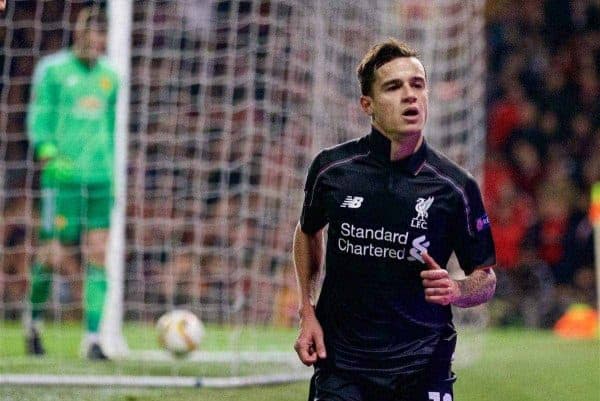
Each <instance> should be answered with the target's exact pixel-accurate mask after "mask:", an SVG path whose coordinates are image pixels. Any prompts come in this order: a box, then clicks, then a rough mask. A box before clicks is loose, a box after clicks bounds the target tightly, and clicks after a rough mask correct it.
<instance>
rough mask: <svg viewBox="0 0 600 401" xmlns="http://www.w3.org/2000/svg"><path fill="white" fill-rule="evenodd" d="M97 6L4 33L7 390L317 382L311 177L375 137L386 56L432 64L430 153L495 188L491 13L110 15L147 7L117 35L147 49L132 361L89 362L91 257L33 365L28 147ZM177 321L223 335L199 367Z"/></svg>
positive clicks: (138, 159)
mask: <svg viewBox="0 0 600 401" xmlns="http://www.w3.org/2000/svg"><path fill="white" fill-rule="evenodd" d="M89 3H90V2H88V1H83V0H66V1H54V0H52V1H50V0H45V1H38V2H31V1H24V0H23V1H21V0H15V1H10V2H9V5H8V7H7V10H6V11H5V12H4V15H3V16H2V18H1V19H0V36H2V37H3V39H4V47H3V48H2V49H1V50H0V52H1V53H0V60H2V63H1V65H2V77H1V86H0V90H1V92H0V94H1V96H0V125H1V130H2V132H3V133H6V134H5V135H4V134H3V135H2V136H1V137H0V155H1V160H2V161H1V163H0V180H1V181H2V182H3V183H4V185H3V186H2V187H0V210H1V211H2V215H1V216H2V217H1V218H2V225H1V226H0V233H1V237H2V241H1V242H0V267H1V270H0V296H1V297H2V299H1V302H0V383H30V382H37V383H40V382H44V381H45V380H46V381H51V382H52V383H59V382H65V383H67V384H68V383H70V384H76V383H80V382H83V383H87V384H96V383H112V384H119V385H126V384H135V385H191V386H198V385H213V386H226V385H245V384H252V383H266V382H277V381H284V380H291V379H294V378H304V377H306V375H307V374H310V369H306V368H302V367H301V366H300V363H299V362H298V361H297V358H296V357H295V355H294V354H293V351H292V344H293V341H294V339H295V335H296V330H295V327H296V325H297V320H296V315H297V312H296V308H297V303H296V302H297V300H296V292H295V279H294V274H293V268H292V261H291V241H292V233H293V228H294V226H295V224H296V222H297V220H298V217H299V212H300V206H301V202H302V196H303V193H302V188H303V185H304V180H305V174H306V171H307V167H308V164H309V163H310V161H311V159H312V157H313V156H314V155H315V154H316V152H317V151H318V150H319V149H321V148H322V147H324V146H329V145H333V144H335V143H339V142H341V141H344V140H348V139H351V138H355V137H358V136H361V135H364V134H365V133H367V132H368V130H369V121H368V119H367V118H366V116H365V115H364V114H363V113H362V112H361V110H360V108H359V103H358V97H359V90H358V82H357V79H356V76H355V68H356V66H357V64H358V62H359V60H360V58H361V56H362V55H363V54H364V53H365V51H366V50H367V49H368V48H369V47H370V46H371V45H372V44H373V43H374V42H375V41H377V40H381V39H383V38H386V37H388V36H394V37H398V38H400V39H403V40H406V41H408V42H409V43H410V44H411V45H412V46H413V47H414V48H416V49H418V50H420V53H421V56H422V60H423V61H424V64H425V68H426V70H427V74H428V79H429V85H430V113H429V120H428V124H427V129H426V137H427V139H428V141H429V142H430V143H431V144H432V145H433V146H435V147H438V148H441V149H442V150H443V151H444V152H445V153H447V154H448V155H449V156H450V157H452V158H453V159H455V160H457V161H458V162H459V163H461V164H462V165H464V166H465V167H467V168H468V169H469V170H470V171H472V172H473V173H474V174H475V175H476V176H477V175H479V174H480V172H481V171H480V168H481V165H482V160H483V156H484V135H485V120H484V109H483V108H484V73H485V68H484V64H485V58H484V33H483V25H484V19H483V6H484V1H483V0H469V1H458V0H442V1H435V2H434V1H433V0H425V1H424V0H405V1H401V2H397V1H390V0H385V1H384V0H374V1H350V0H309V1H298V0H292V1H290V0H287V1H284V0H270V1H268V0H243V1H242V0H168V1H167V0H144V1H141V0H135V1H132V2H131V3H129V2H125V1H120V0H117V1H113V2H112V3H110V2H109V5H108V6H109V8H110V7H113V8H112V10H113V11H114V12H111V13H109V16H110V17H111V18H114V16H115V12H116V13H119V8H120V7H122V6H123V5H124V4H125V3H127V4H131V6H132V12H131V16H130V18H129V19H128V21H127V23H128V24H129V23H130V27H127V25H128V24H125V27H126V28H125V29H124V28H123V25H122V24H121V23H120V22H119V23H118V24H115V23H114V21H113V24H112V25H111V23H110V21H109V25H110V29H111V30H113V34H112V35H109V36H110V38H111V40H113V41H117V43H112V44H109V47H111V46H113V48H115V46H116V48H118V45H119V44H121V45H122V44H123V42H121V41H125V42H124V43H125V44H127V43H128V42H129V41H130V46H129V45H128V48H127V50H128V52H129V53H130V54H129V55H126V60H124V61H123V60H121V59H119V58H118V57H120V56H122V55H123V54H126V53H123V52H121V53H120V56H119V55H118V54H116V55H114V59H112V60H111V61H113V62H117V63H120V65H121V66H123V65H127V64H129V65H130V66H131V68H130V69H129V72H127V69H125V72H126V75H125V76H123V77H122V80H123V82H124V88H123V91H122V93H124V94H125V95H126V96H125V97H124V98H125V99H126V102H125V104H124V105H123V108H122V109H121V114H120V115H119V121H120V127H121V128H120V129H118V130H117V136H118V138H120V139H121V140H123V142H122V144H123V146H121V148H119V149H117V156H116V157H117V158H121V161H122V162H121V163H117V166H120V167H121V169H120V171H119V172H118V174H120V179H118V180H117V188H116V194H117V199H116V212H115V213H114V219H113V230H114V227H115V226H116V227H120V228H121V229H116V230H114V234H115V235H114V236H113V238H112V241H111V244H110V246H109V252H108V254H109V258H108V260H109V267H108V268H109V270H110V272H111V274H110V277H111V278H112V282H110V284H109V286H110V290H109V291H110V294H111V295H110V299H109V300H108V301H107V304H106V305H107V307H106V309H105V313H104V321H103V327H104V329H103V339H102V340H103V343H104V344H105V346H106V348H107V349H109V350H111V351H112V353H113V358H114V361H111V363H110V364H108V365H102V366H99V365H98V364H93V363H89V362H87V361H85V360H84V359H81V358H80V357H79V356H78V350H79V342H80V339H81V336H82V329H81V325H80V323H79V322H80V319H81V314H82V310H81V283H82V277H83V274H82V273H81V271H82V270H81V268H77V266H81V265H82V264H83V263H84V262H85V261H84V260H83V256H82V253H81V252H77V251H76V252H75V253H74V257H73V258H72V259H73V260H71V261H70V262H69V263H71V265H70V266H75V268H71V269H65V271H64V272H63V274H58V273H57V274H55V275H54V281H53V291H52V296H51V297H50V300H49V301H48V304H47V305H46V306H47V307H46V323H45V327H44V328H43V329H42V336H43V340H44V342H45V344H46V348H47V354H46V355H45V356H44V357H43V358H37V359H33V358H31V357H28V356H26V355H25V353H24V345H23V342H24V339H23V330H22V329H21V324H20V321H19V320H20V316H21V314H22V313H23V311H25V310H26V309H27V307H28V306H27V303H28V302H27V296H26V295H25V294H26V293H27V283H28V280H29V268H30V265H31V264H32V263H33V261H34V258H35V255H36V252H37V251H38V249H39V245H40V243H39V241H38V239H37V237H36V233H37V231H38V229H39V226H40V218H39V212H38V211H37V205H38V204H39V199H40V195H41V194H40V188H39V184H38V180H39V178H38V177H39V166H38V165H37V164H36V163H34V158H33V149H32V147H30V146H29V145H28V142H27V137H26V133H25V131H26V128H25V118H26V110H27V103H28V101H29V90H30V85H31V79H32V71H33V70H32V68H33V66H34V65H35V63H36V62H37V61H38V60H39V59H40V57H42V56H45V55H48V54H51V53H53V52H55V51H58V50H60V49H63V48H66V47H68V46H70V44H71V41H72V38H71V37H72V32H73V29H74V21H75V16H76V14H77V12H78V11H79V10H80V9H81V8H82V7H83V6H85V5H87V4H89ZM115 10H117V11H115ZM120 17H121V18H122V17H123V15H121V16H120ZM115 25H117V26H115ZM114 29H122V30H123V29H124V31H123V32H122V33H121V34H119V35H115V34H114ZM123 63H124V64H123ZM127 95H128V96H127ZM125 138H126V140H125ZM118 141H119V139H117V142H118ZM173 309H187V310H190V311H192V312H194V313H195V314H196V315H197V316H198V317H199V318H200V319H201V320H202V321H203V322H204V324H205V325H206V327H207V334H206V337H205V340H204V342H203V343H202V345H201V349H200V350H199V351H197V352H195V353H193V354H191V355H189V356H188V357H187V358H185V359H175V358H172V357H170V355H169V354H168V353H167V352H166V351H163V350H161V349H160V347H159V345H158V342H157V340H156V337H157V335H156V332H155V329H154V324H155V322H156V320H157V319H158V317H159V316H161V315H162V314H163V313H165V312H167V311H170V310H173ZM471 315H473V316H474V317H473V316H471ZM471 315H469V316H466V317H465V318H464V319H461V317H460V316H458V317H459V320H464V321H466V322H469V324H470V325H472V326H474V327H476V328H477V329H478V330H479V329H481V328H482V327H483V325H484V323H485V319H484V317H485V313H484V311H483V310H479V311H477V312H475V313H473V312H471ZM476 348H477V347H469V350H470V351H469V352H470V353H471V355H472V353H473V352H475V351H474V350H475V349H476ZM50 373H51V374H55V375H59V376H61V377H62V379H60V378H57V377H54V376H52V377H50V378H49V377H48V376H45V375H48V374H50ZM65 378H66V379H65ZM124 378H125V379H124Z"/></svg>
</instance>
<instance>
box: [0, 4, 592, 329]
mask: <svg viewBox="0 0 600 401" xmlns="http://www.w3.org/2000/svg"><path fill="white" fill-rule="evenodd" d="M63 3H64V2H60V1H45V2H43V10H42V11H41V9H40V6H39V5H38V6H37V7H36V2H27V1H23V2H20V3H19V4H21V5H22V7H19V8H18V9H16V10H14V11H13V12H12V14H11V17H12V24H14V26H16V27H17V28H11V29H8V24H7V21H6V20H5V21H4V22H3V23H2V24H1V25H0V37H2V38H4V43H5V47H6V46H9V47H10V49H11V54H10V56H9V55H8V53H7V52H2V53H1V54H0V66H2V68H3V70H2V76H3V80H2V82H1V85H2V86H1V87H0V92H1V93H2V99H1V102H2V107H4V109H3V110H2V113H0V123H1V125H0V126H1V127H2V130H3V133H2V135H5V138H4V139H3V140H1V141H0V154H1V155H2V157H3V162H4V163H5V166H6V168H5V170H4V177H3V178H4V179H5V184H4V185H5V186H4V188H5V189H4V190H0V195H1V196H2V201H0V208H2V209H3V210H4V213H3V219H4V220H3V223H2V227H1V228H0V238H1V239H2V243H3V246H2V252H0V265H1V266H0V295H1V296H2V297H3V300H2V302H0V305H2V307H1V308H4V309H3V316H5V317H10V316H15V317H16V316H17V315H18V313H16V312H15V313H14V314H12V313H13V312H11V311H17V312H18V310H20V308H21V307H22V300H23V294H24V293H25V291H26V288H27V286H26V284H27V270H28V266H29V263H30V261H31V255H30V252H29V251H30V250H31V249H34V248H35V239H34V237H35V229H34V228H35V226H36V224H37V222H36V219H37V217H36V214H35V213H34V210H35V208H34V207H33V205H34V201H35V198H36V196H37V195H36V192H35V188H36V183H35V177H36V176H35V175H32V174H30V173H31V171H33V170H34V168H35V167H34V165H33V157H32V155H31V149H30V148H29V147H28V143H27V140H26V137H25V134H24V121H25V112H26V105H27V103H28V100H29V84H30V80H31V74H32V72H33V66H34V65H35V62H36V61H37V59H38V57H39V56H40V55H45V54H48V53H50V52H53V51H56V50H59V49H61V48H63V47H66V46H67V45H68V43H69V32H68V30H65V29H64V27H61V25H60V21H62V20H64V19H65V15H67V16H68V15H75V14H76V12H77V10H78V9H79V8H80V7H81V6H83V5H84V4H85V1H73V2H71V3H70V4H71V6H70V8H69V9H66V8H65V7H64V4H63ZM168 3H169V2H164V4H162V3H161V4H162V6H164V10H165V11H164V13H162V14H161V17H160V18H158V17H154V19H152V18H151V19H149V20H146V19H144V18H146V17H145V13H149V12H150V11H147V10H146V9H145V8H144V9H143V10H142V9H141V8H140V10H139V11H137V12H136V15H135V16H134V18H136V19H137V22H138V25H137V26H138V27H139V29H138V30H137V31H136V30H135V28H134V35H133V42H134V44H135V45H136V49H137V50H136V51H137V53H136V52H134V53H133V54H132V61H133V66H132V68H133V71H134V74H133V75H132V97H131V104H132V113H131V127H130V128H131V131H132V133H133V136H132V137H131V138H130V149H129V151H130V159H131V160H133V161H134V162H133V163H131V165H130V171H129V176H130V184H129V185H130V193H132V194H133V195H132V197H131V199H130V200H129V204H128V216H129V217H130V219H135V221H136V222H137V223H136V224H135V225H131V224H130V225H128V241H129V242H128V245H129V247H128V249H129V250H130V253H129V255H128V257H127V258H128V259H127V260H128V268H129V269H130V272H128V277H129V279H128V280H129V281H128V283H127V296H128V301H129V302H130V303H131V305H132V307H131V309H132V310H133V311H143V310H144V308H147V307H148V305H156V306H157V308H158V309H156V310H149V311H148V313H149V314H150V315H152V314H155V313H159V312H160V310H161V309H160V308H164V304H165V302H167V303H168V302H170V303H171V304H173V303H175V304H177V303H195V304H198V305H199V304H202V303H204V304H205V305H213V307H214V310H210V309H206V307H205V309H203V313H204V316H209V318H214V319H218V320H222V319H225V318H226V315H227V312H224V311H227V310H235V308H238V307H240V306H239V305H238V303H240V304H243V303H248V299H247V298H248V297H249V296H250V297H252V305H255V308H254V309H253V310H251V311H249V313H248V317H249V318H251V319H253V321H267V320H269V319H274V320H275V321H277V322H278V323H281V324H293V322H294V321H295V319H296V304H295V302H296V301H295V290H294V285H295V284H294V277H293V271H292V269H291V266H290V265H289V255H288V253H289V244H290V241H291V233H289V235H287V233H281V232H278V230H281V229H282V227H287V221H288V220H289V221H291V220H293V219H296V218H297V213H296V212H297V210H298V205H297V204H295V203H294V202H295V201H297V198H286V197H282V196H281V194H280V191H279V192H278V188H279V190H280V189H281V188H282V186H283V187H284V188H290V190H292V189H293V190H296V191H299V189H300V188H301V187H302V181H303V174H304V171H302V174H299V173H298V171H300V170H302V169H300V168H297V169H292V168H291V167H289V165H290V162H289V160H287V161H286V158H288V157H290V150H289V149H294V150H297V151H292V154H293V156H292V157H293V158H294V160H293V162H292V163H291V164H294V165H295V166H305V165H306V164H307V162H308V158H309V157H310V154H309V153H310V151H311V148H310V140H309V138H308V137H307V132H309V129H310V123H302V122H301V121H305V119H303V115H304V114H308V111H307V110H305V109H304V108H303V107H305V108H306V107H308V108H310V106H306V105H307V104H309V101H310V99H309V98H308V97H309V94H308V91H306V90H305V89H303V86H301V85H294V82H293V81H294V80H298V81H300V80H308V79H307V78H306V76H307V74H311V73H312V72H311V71H310V68H309V67H306V68H305V67H302V65H303V63H302V61H303V60H297V59H295V58H292V57H288V56H289V53H290V47H291V46H293V45H294V43H296V42H294V41H297V40H298V39H297V38H293V37H290V35H287V34H286V33H285V32H286V31H285V29H286V27H287V26H288V25H289V14H290V11H289V6H287V5H281V4H280V5H279V7H278V8H277V9H275V7H274V6H272V7H271V6H270V5H269V2H268V1H265V2H264V5H263V6H261V8H260V12H259V14H260V18H259V24H258V25H257V32H258V34H257V35H258V39H259V42H260V43H258V44H253V43H251V42H250V41H249V38H251V37H252V36H250V35H251V32H250V29H246V28H245V27H243V28H240V29H239V30H238V32H237V33H236V35H237V36H236V37H237V40H238V42H237V43H236V46H237V47H236V50H237V51H238V53H237V54H238V55H239V56H238V57H237V58H235V57H234V58H232V59H229V58H227V57H228V56H227V54H226V53H225V52H224V51H223V52H220V50H226V47H227V43H228V40H229V39H230V38H229V36H228V35H230V34H231V32H230V31H228V30H227V29H224V28H223V29H217V34H216V38H213V39H214V43H211V45H210V46H207V44H206V41H207V37H206V31H205V30H203V29H196V30H195V32H196V33H197V35H198V37H196V38H179V39H177V38H175V40H176V42H173V40H174V39H173V38H174V37H175V36H176V35H175V36H174V35H171V36H169V35H167V33H168V28H166V29H159V27H160V24H161V23H162V24H164V25H165V26H168V25H169V24H180V23H181V21H188V22H186V23H189V20H195V21H196V22H195V24H197V25H198V26H201V25H202V24H203V23H204V22H205V21H206V20H207V18H211V15H209V14H210V12H212V11H210V10H204V11H202V10H201V9H200V8H198V9H195V13H196V15H194V13H192V12H185V13H184V15H183V16H181V15H177V14H173V15H169V12H168V11H169V9H168V7H167V5H168ZM201 3H202V4H209V3H210V2H201ZM218 3H219V6H218V7H217V10H216V13H217V16H216V17H218V18H221V17H222V18H237V19H236V21H238V20H239V21H240V24H241V25H240V26H242V23H243V21H244V16H245V15H246V14H247V13H248V12H249V11H248V10H245V11H244V9H243V7H242V5H243V4H245V3H247V2H240V4H239V7H240V9H239V16H238V17H235V13H232V12H230V11H231V10H230V8H231V4H230V3H231V2H227V1H221V2H218ZM487 3H488V4H487V43H488V82H487V88H488V98H487V100H488V104H487V110H488V113H487V115H488V130H487V132H488V143H487V157H486V161H485V170H484V181H485V183H484V187H483V192H484V198H485V202H486V207H487V210H488V212H489V214H490V218H491V221H492V228H493V232H494V237H495V241H496V247H497V257H498V260H497V261H498V268H497V273H498V276H499V282H498V288H497V296H496V297H495V299H494V301H493V302H492V304H491V308H490V309H491V311H492V318H493V320H494V322H495V323H496V324H507V325H510V324H524V325H527V326H531V327H549V326H551V325H552V324H553V323H554V322H555V321H556V319H557V318H558V317H559V316H560V315H561V314H562V313H563V312H564V310H565V309H566V308H567V307H568V306H569V305H571V304H573V303H587V304H590V305H595V304H596V303H595V297H596V295H595V278H594V270H593V269H594V265H593V263H594V262H593V258H594V254H593V238H592V227H591V224H590V221H589V219H588V217H587V211H588V206H589V198H590V185H591V184H592V183H593V182H595V181H600V102H599V94H600V67H599V66H600V8H599V5H598V2H595V1H592V0H588V1H585V0H573V1H567V0H530V1H525V2H518V1H515V0H496V1H492V0H490V1H488V2H487ZM236 4H237V3H236ZM36 13H37V14H36ZM40 13H42V14H43V15H44V21H45V22H47V23H49V24H50V25H52V24H53V23H54V22H53V21H58V22H57V23H56V24H57V25H56V29H50V30H48V31H45V32H44V35H42V36H40V35H39V32H38V31H36V27H34V26H31V24H28V23H27V22H26V21H32V20H35V19H36V18H38V19H39V14H40ZM36 15H37V17H36ZM183 17H185V18H183ZM169 18H171V20H169ZM169 21H170V22H169ZM203 21H204V22H203ZM149 23H152V24H155V28H156V30H155V32H153V36H152V37H150V38H148V37H147V36H148V35H149V33H148V32H149V30H148V29H147V27H146V26H145V25H147V24H149ZM224 26H226V24H224ZM36 32H37V33H36ZM165 32H167V33H165ZM161 35H163V36H161ZM268 41H271V42H272V43H270V44H269V47H268V49H269V51H267V46H265V43H267V42H268ZM172 42H173V43H172ZM160 46H162V47H160ZM153 47H157V48H158V47H160V48H161V49H164V50H163V53H162V54H161V55H159V56H157V57H155V58H151V57H149V56H148V54H150V51H151V49H152V48H153ZM213 47H214V49H213ZM31 48H38V49H39V50H40V53H41V54H32V53H31V51H29V49H31ZM207 48H211V49H212V51H213V53H211V55H212V57H213V59H211V60H209V61H210V62H211V63H212V66H211V68H212V74H213V75H212V76H209V77H205V76H201V75H200V73H199V72H198V71H201V70H203V69H204V68H205V66H203V65H202V63H209V61H206V60H203V59H202V58H198V57H197V54H198V52H199V51H200V50H199V49H203V50H202V51H205V49H207ZM169 51H172V52H179V53H180V54H188V53H189V54H191V55H194V56H193V57H189V58H188V59H185V58H184V59H183V63H189V64H187V65H183V66H182V65H175V64H176V63H175V62H174V61H173V57H172V56H171V54H170V53H169ZM250 52H257V53H258V55H257V57H256V60H257V63H256V65H254V66H249V65H248V62H247V59H248V54H250ZM273 52H275V53H277V54H275V55H274V54H272V53H273ZM278 55H279V56H281V57H279V59H280V60H284V59H285V60H290V61H288V62H289V65H282V64H283V63H282V62H279V63H278V62H276V61H274V60H277V59H278ZM296 56H297V55H296ZM194 57H196V58H194ZM299 57H300V58H302V57H307V58H308V57H309V56H308V55H302V54H300V56H299ZM227 62H233V63H234V64H235V66H234V68H230V69H228V68H227V66H226V63H227ZM252 68H254V70H249V69H252ZM175 69H180V70H182V69H184V70H186V71H189V76H186V77H185V79H183V80H182V79H178V80H177V81H175V79H174V77H175V78H176V77H177V75H176V74H175V72H177V73H180V72H181V71H175ZM230 70H234V71H235V73H236V74H238V73H239V74H241V75H247V76H251V77H253V78H252V79H253V81H252V80H249V82H251V83H250V84H244V85H241V86H239V87H236V88H231V87H229V86H227V85H225V84H222V83H220V82H223V80H224V79H227V78H228V76H227V73H228V71H230ZM194 74H195V75H194ZM198 76H200V77H201V78H200V79H206V80H207V81H206V82H200V83H198V82H197V79H198V78H197V77H198ZM211 79H212V80H213V81H214V82H210V80H211ZM161 83H165V84H164V85H161ZM165 88H168V90H166V91H165ZM265 88H269V90H266V89H265ZM227 91H231V93H230V94H229V95H228V96H230V97H231V99H232V101H233V102H234V104H233V105H222V104H221V101H220V100H222V99H223V98H224V96H225V95H226V94H224V92H227ZM251 91H254V93H252V92H251ZM199 96H203V99H205V101H204V103H202V104H200V103H199V102H198V98H199ZM265 98H267V99H266V100H267V101H265ZM248 104H251V105H253V107H254V108H251V107H250V106H248ZM264 104H268V105H269V106H268V107H264ZM257 105H258V106H257ZM229 106H234V107H229ZM232 110H233V111H232ZM201 111H202V112H201ZM200 118H202V119H204V120H202V122H203V124H204V125H203V126H204V127H205V130H206V132H202V133H201V135H198V134H197V132H196V130H197V126H198V124H199V121H200ZM249 122H251V124H249ZM303 124H305V125H303ZM249 126H253V127H254V128H248V127H249ZM284 126H285V127H286V137H285V138H282V137H279V136H278V133H279V132H281V130H282V129H283V128H282V127H284ZM249 129H256V133H258V134H256V135H254V133H253V135H241V136H239V138H237V139H232V138H231V137H230V136H224V135H221V134H222V133H223V132H228V130H233V131H235V132H244V130H249ZM261 132H269V133H270V135H271V137H269V136H265V135H262V134H261ZM136 133H137V134H136ZM139 133H144V136H142V135H138V134H139ZM164 138H171V139H172V140H170V139H167V140H164ZM175 156H177V157H178V162H177V163H178V164H177V165H174V164H173V162H172V160H173V157H175ZM207 160H210V163H209V162H207ZM23 161H27V162H26V163H24V162H23ZM286 163H287V164H286ZM223 166H249V168H248V169H246V170H242V169H241V167H240V168H239V169H238V168H234V167H223ZM286 166H288V167H286ZM165 171H168V172H169V174H164V172H165ZM132 178H133V179H132ZM259 183H260V186H261V188H263V189H264V191H263V193H261V194H258V193H257V192H256V190H255V189H252V188H255V187H256V186H257V185H258V184H259ZM32 190H33V192H32ZM146 193H152V194H154V195H155V196H154V197H153V198H152V199H149V198H144V196H145V194H146ZM198 194H202V195H201V196H198ZM223 194H225V195H224V196H223ZM198 219H200V220H201V221H203V225H202V227H201V228H198V225H197V224H194V222H195V221H198ZM280 219H283V220H285V221H286V224H282V223H281V221H280ZM32 223H33V224H32ZM261 233H264V234H261ZM223 249H229V251H228V252H223ZM198 266H201V267H202V268H201V271H199V272H197V271H196V270H197V269H200V268H199V267H198ZM282 266H283V269H281V267H282ZM240 267H244V269H241V268H240ZM275 271H277V273H276V274H274V272H275ZM196 273H197V274H196ZM77 280H78V278H66V281H65V282H66V283H67V284H69V283H70V282H72V281H77ZM223 283H229V284H228V285H224V284H223ZM231 283H233V285H232V284H231ZM274 283H276V285H275V286H274V285H273V284H274ZM69 287H70V286H69V285H65V288H64V291H65V293H66V294H67V295H69V294H68V293H69ZM274 287H275V288H276V291H274ZM59 292H60V291H59ZM71 295H72V294H71ZM68 298H69V297H68V296H66V298H65V299H68ZM71 298H72V297H71ZM219 300H221V301H219ZM59 301H60V300H59ZM273 301H275V302H273ZM60 302H62V301H60ZM219 302H220V303H219ZM272 304H275V305H277V307H276V309H275V310H274V311H272V310H270V309H269V305H272ZM72 305H73V307H74V308H77V307H78V305H79V302H78V301H74V302H72ZM132 313H138V312H132ZM139 313H143V312H139ZM130 316H131V315H130Z"/></svg>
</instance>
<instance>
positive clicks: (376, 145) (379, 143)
mask: <svg viewBox="0 0 600 401" xmlns="http://www.w3.org/2000/svg"><path fill="white" fill-rule="evenodd" d="M367 138H368V143H369V149H370V151H371V155H372V156H373V157H374V158H375V159H377V160H379V161H381V162H383V163H384V164H386V165H390V166H392V167H394V168H399V169H402V170H405V171H408V172H410V173H411V174H412V175H417V174H419V172H420V171H421V169H422V168H423V164H424V163H425V160H426V158H427V148H428V147H427V143H426V142H425V138H423V143H422V144H421V147H420V148H419V149H418V150H417V152H416V153H413V154H412V155H410V156H409V157H407V158H405V159H402V160H397V161H391V160H390V148H391V141H390V140H389V139H388V138H386V137H385V136H384V135H383V134H382V133H381V132H379V131H378V130H377V129H376V128H375V127H372V129H371V133H370V134H369V135H367Z"/></svg>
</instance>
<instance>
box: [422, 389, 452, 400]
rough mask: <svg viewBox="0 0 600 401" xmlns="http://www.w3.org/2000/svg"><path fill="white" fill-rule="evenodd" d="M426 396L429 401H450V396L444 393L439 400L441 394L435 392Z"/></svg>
mask: <svg viewBox="0 0 600 401" xmlns="http://www.w3.org/2000/svg"><path fill="white" fill-rule="evenodd" d="M428 394H429V400H430V401H452V394H448V393H445V394H444V397H443V398H440V397H441V396H442V395H441V393H438V392H435V391H430V392H429V393H428Z"/></svg>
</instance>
